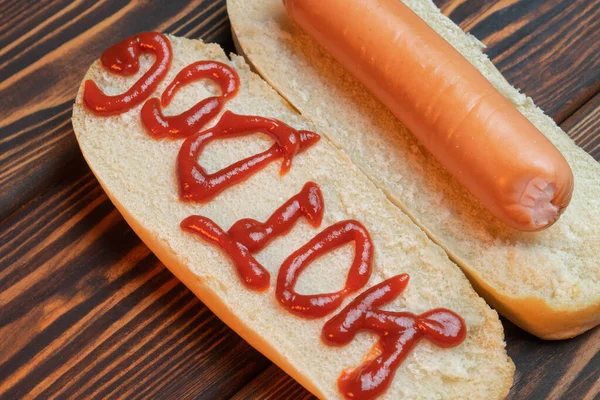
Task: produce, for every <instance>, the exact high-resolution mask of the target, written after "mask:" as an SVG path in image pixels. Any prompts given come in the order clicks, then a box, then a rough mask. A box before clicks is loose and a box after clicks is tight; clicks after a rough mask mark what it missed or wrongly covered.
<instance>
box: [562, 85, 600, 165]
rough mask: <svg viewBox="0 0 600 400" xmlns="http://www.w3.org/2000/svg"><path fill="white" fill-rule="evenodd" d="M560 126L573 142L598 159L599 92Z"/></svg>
mask: <svg viewBox="0 0 600 400" xmlns="http://www.w3.org/2000/svg"><path fill="white" fill-rule="evenodd" d="M562 127H563V129H564V130H565V131H567V132H568V133H569V136H571V138H573V140H574V141H575V143H577V144H578V145H579V146H580V147H581V148H582V149H584V150H585V151H587V152H588V153H590V154H591V155H592V157H594V158H595V159H596V160H597V161H600V93H599V94H597V95H596V96H594V97H593V98H592V99H591V100H590V101H588V102H587V103H586V104H585V105H584V106H583V107H581V108H580V109H579V110H577V111H576V112H575V113H574V114H573V115H572V116H571V117H570V118H569V119H567V120H566V121H565V122H564V123H563V124H562Z"/></svg>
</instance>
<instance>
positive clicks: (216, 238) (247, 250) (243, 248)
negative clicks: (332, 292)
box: [181, 182, 325, 291]
mask: <svg viewBox="0 0 600 400" xmlns="http://www.w3.org/2000/svg"><path fill="white" fill-rule="evenodd" d="M324 207H325V206H324V204H323V195H322V194H321V189H319V186H317V184H316V183H313V182H308V183H307V184H306V185H304V187H303V188H302V191H301V192H300V193H298V194H296V195H295V196H293V197H292V198H291V199H289V200H288V201H286V202H285V203H284V204H283V205H282V206H281V207H279V208H278V209H277V210H276V211H275V212H274V213H273V215H271V217H269V219H268V220H267V221H266V222H265V223H264V224H263V223H261V222H258V221H256V220H254V219H249V218H247V219H241V220H239V221H237V222H236V223H234V224H233V225H232V226H231V228H230V229H229V231H228V232H227V233H226V232H224V231H223V229H221V227H219V226H218V225H217V224H215V223H214V222H213V221H211V220H210V219H208V218H206V217H202V216H200V215H192V216H190V217H187V218H186V219H184V220H183V221H182V222H181V229H183V230H184V231H187V232H190V233H193V234H196V235H198V236H200V237H201V238H203V239H204V240H206V241H209V242H211V243H213V244H215V245H217V246H218V247H219V248H221V249H222V250H223V251H225V253H227V255H228V256H229V257H230V258H231V260H232V261H233V262H234V264H235V267H236V269H237V272H238V274H239V276H240V278H241V279H242V282H244V284H245V285H246V286H247V287H248V288H250V289H253V290H258V291H263V290H266V289H268V288H269V279H270V274H269V272H268V271H267V270H266V269H265V268H264V267H263V266H262V265H260V263H258V261H256V260H255V259H254V257H252V255H251V253H256V252H259V251H260V250H262V249H263V248H265V247H266V246H267V245H268V244H269V242H270V241H271V240H273V239H274V238H276V237H277V236H281V235H285V234H286V233H288V232H289V231H290V230H291V229H292V227H293V226H294V224H295V223H296V221H297V220H298V219H299V218H300V217H302V216H304V217H306V219H308V221H309V222H310V224H311V225H312V226H313V227H315V228H316V227H318V226H319V225H321V221H322V219H323V211H324Z"/></svg>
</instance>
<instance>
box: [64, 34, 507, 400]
mask: <svg viewBox="0 0 600 400" xmlns="http://www.w3.org/2000/svg"><path fill="white" fill-rule="evenodd" d="M169 39H170V40H171V43H172V47H173V53H174V60H173V64H172V67H171V69H170V71H169V73H168V76H167V78H166V79H165V80H164V81H163V82H162V83H161V84H160V86H159V88H158V91H157V93H155V96H158V95H159V93H161V92H162V90H164V88H165V87H166V85H167V84H168V83H169V82H170V81H171V80H172V79H173V77H174V76H175V75H176V73H177V72H179V71H180V70H181V69H182V68H184V67H185V66H187V65H189V64H191V63H192V62H194V61H198V60H206V59H211V60H218V61H221V62H224V63H227V64H229V65H231V66H233V67H234V68H235V69H236V70H237V71H238V73H239V75H240V79H241V88H240V92H239V94H238V95H237V96H236V97H235V98H234V99H233V100H231V101H230V102H228V103H227V104H226V107H225V108H226V109H229V110H232V111H234V112H236V113H241V114H250V115H261V116H265V117H274V118H278V119H280V120H283V121H285V122H286V123H288V124H290V125H291V126H293V127H295V128H298V129H314V126H313V124H312V123H310V122H309V121H308V120H306V119H305V118H303V117H301V116H300V115H299V114H298V113H297V112H296V111H295V110H294V109H293V108H292V107H290V106H289V105H288V104H287V103H286V101H285V100H283V99H282V98H281V97H280V96H279V95H278V94H277V93H276V92H275V91H274V90H273V89H272V88H271V87H270V86H269V85H268V84H267V83H266V82H264V81H263V80H262V79H260V78H259V77H258V76H257V75H255V74H254V73H252V72H251V71H250V69H249V67H248V66H247V65H246V64H245V62H244V60H243V58H241V57H238V56H233V58H232V61H230V60H229V59H228V58H227V57H226V55H225V54H224V52H223V51H222V49H221V48H220V47H219V46H217V45H213V44H204V43H202V42H200V41H194V40H188V39H181V38H176V37H172V36H170V37H169ZM151 62H152V57H148V56H143V57H142V60H141V65H142V68H141V70H140V72H139V73H138V74H137V75H135V76H134V77H129V78H122V77H118V76H115V75H112V74H109V73H108V72H106V71H105V70H104V69H103V68H102V67H101V65H100V64H99V62H98V61H97V62H95V63H94V64H93V65H92V66H91V68H90V69H89V71H88V72H87V74H86V76H85V78H84V81H85V80H87V79H93V80H94V81H95V82H97V83H98V85H99V86H100V87H101V88H102V89H103V90H104V91H105V92H106V93H108V94H117V93H121V92H123V91H124V90H125V89H126V88H128V87H129V86H130V85H131V84H132V82H134V81H135V80H136V79H138V77H139V76H140V75H141V74H142V73H143V71H145V70H146V69H147V68H148V67H149V65H150V64H151ZM215 91H218V89H216V88H215V86H214V85H212V84H211V83H210V82H207V81H201V82H196V83H193V84H190V85H188V86H186V87H185V88H183V89H182V91H181V92H180V93H178V94H177V95H176V96H175V98H174V100H173V101H172V103H171V104H170V105H169V107H168V108H167V109H166V110H165V113H166V114H168V115H172V114H177V113H180V112H182V111H184V110H187V109H188V108H189V107H191V106H192V105H193V104H195V103H196V102H197V101H199V100H200V99H201V98H204V97H206V96H208V95H209V94H210V93H214V92H215ZM140 108H141V106H137V107H135V108H134V109H132V110H131V111H129V112H126V113H124V114H122V115H118V116H112V117H97V116H94V115H93V114H92V113H90V112H88V111H87V110H86V109H85V107H84V106H83V105H82V88H80V90H79V93H78V96H77V99H76V103H75V105H74V108H73V126H74V130H75V134H76V136H77V140H78V141H79V145H80V147H81V150H82V152H83V155H84V156H85V158H86V160H87V162H88V164H89V165H90V167H91V169H92V171H93V172H94V174H95V175H96V177H97V178H98V181H99V182H100V184H101V185H102V186H103V188H104V190H105V191H106V193H107V194H108V196H109V197H110V198H111V200H112V201H113V203H114V204H115V206H116V207H117V208H118V209H119V211H120V212H121V213H122V215H123V216H124V218H125V219H126V220H127V222H128V223H129V224H130V225H131V227H132V228H133V229H134V230H135V232H136V233H137V234H138V235H139V236H140V238H141V239H142V240H143V241H144V242H145V243H146V244H147V245H148V247H149V248H150V249H151V250H152V251H153V252H154V253H155V254H156V255H157V256H158V258H159V259H160V260H161V261H162V262H163V263H164V264H165V265H166V266H167V267H168V268H169V269H170V270H171V271H172V272H173V273H174V274H175V275H176V276H177V277H178V278H179V279H180V280H182V281H183V283H185V284H186V285H187V286H188V287H189V288H190V289H191V290H192V291H193V292H194V293H195V294H196V295H197V296H198V297H199V298H200V299H201V300H202V301H203V302H204V303H205V304H206V305H207V306H208V307H209V308H210V309H211V310H212V311H213V312H214V313H215V314H216V315H217V316H218V317H219V318H221V319H222V320H223V321H224V322H225V323H227V324H228V325H229V326H230V327H231V328H233V329H234V330H235V331H236V332H237V333H238V334H240V336H242V337H243V338H244V339H245V340H247V341H248V342H249V343H250V344H251V345H253V346H254V347H256V348H257V349H258V350H259V351H261V352H262V353H264V354H265V355H266V356H267V357H269V358H270V359H271V360H272V361H274V362H275V363H276V364H278V365H279V366H280V367H281V368H283V369H284V370H285V371H286V372H287V373H289V374H290V375H292V377H294V378H295V379H296V380H298V381H299V382H300V383H301V384H303V385H304V386H305V387H306V388H307V389H308V390H310V391H311V392H312V393H314V394H315V395H316V396H318V397H320V398H332V399H333V398H339V393H338V391H337V388H336V380H337V378H338V376H339V375H340V373H341V372H342V371H343V370H344V369H346V368H348V367H353V366H358V365H359V364H360V363H361V362H362V360H363V357H364V356H365V355H366V354H367V353H368V352H369V350H370V348H371V346H372V345H373V343H374V342H375V340H376V337H375V336H373V335H371V334H368V333H361V334H359V335H358V336H357V337H356V339H355V340H354V341H353V342H352V343H350V344H349V345H347V346H344V347H339V348H333V347H327V346H325V345H324V344H322V342H321V340H320V330H321V328H322V326H323V324H324V322H325V321H326V318H321V319H318V320H312V321H308V320H304V319H301V318H298V317H296V316H294V315H292V314H290V313H288V312H287V311H285V310H284V309H282V308H281V307H280V306H279V304H278V303H277V301H276V299H275V296H274V282H275V280H276V276H277V271H278V269H279V266H280V265H281V263H282V261H283V260H284V259H285V258H286V257H287V256H288V255H289V254H291V253H292V252H293V251H294V250H296V249H297V248H299V247H300V246H301V245H303V244H304V243H306V242H307V241H308V240H309V239H310V238H312V237H313V236H314V235H315V234H316V233H317V232H319V231H320V230H321V229H323V228H325V227H327V226H329V225H330V224H332V223H334V222H337V221H340V220H344V219H350V218H353V219H357V220H359V221H361V222H362V223H363V224H364V225H365V226H366V227H367V229H368V230H369V232H370V234H371V236H372V239H373V242H374V244H375V248H376V253H375V262H374V269H373V274H372V277H371V279H370V281H369V284H368V285H367V286H368V287H370V286H372V285H373V284H376V283H378V282H381V281H382V280H384V279H386V278H389V277H391V276H394V275H397V274H399V273H409V274H410V283H409V285H408V288H407V290H406V291H405V292H404V293H403V294H402V295H401V296H400V297H399V298H398V299H397V300H396V301H395V302H394V303H393V304H391V305H390V306H389V309H391V310H410V311H411V312H414V313H422V312H424V311H426V310H429V309H431V308H434V307H447V308H450V309H452V310H454V311H456V312H457V313H459V314H460V315H461V316H462V317H463V318H464V319H465V321H466V324H467V329H468V336H467V338H466V340H465V341H464V342H463V343H462V344H461V345H459V346H458V347H455V348H451V349H441V348H439V347H436V346H435V345H432V344H431V343H429V342H427V341H421V343H420V344H418V345H417V347H416V348H415V350H414V351H412V352H411V354H410V355H409V356H408V358H407V359H406V360H405V361H404V363H403V364H402V365H401V367H400V368H399V369H398V371H397V372H396V375H395V378H394V380H393V384H392V386H391V388H390V389H389V390H388V391H387V393H386V394H385V396H383V398H386V399H396V398H400V397H402V398H430V399H439V398H445V399H464V398H473V399H475V398H477V399H499V398H502V397H504V396H505V395H506V394H507V393H508V390H509V388H510V385H511V383H512V377H513V373H514V366H513V364H512V362H511V360H510V359H509V358H508V356H507V355H506V351H505V343H504V337H503V330H502V326H501V324H500V321H499V319H498V315H497V314H496V312H495V311H493V310H492V309H490V307H489V306H488V305H487V304H485V302H484V301H483V299H481V298H480V297H479V296H478V295H477V294H476V293H475V291H474V290H473V289H472V287H471V285H470V283H469V281H468V280H467V279H466V278H465V277H464V275H463V274H462V272H461V271H460V269H459V268H458V267H457V266H456V265H454V264H453V263H452V262H451V261H450V260H449V259H448V257H447V255H446V254H445V253H444V251H443V250H442V249H441V248H440V247H438V246H437V245H435V244H434V243H433V242H431V241H430V240H429V239H428V238H427V236H426V235H425V234H424V233H423V232H422V231H421V230H420V229H419V228H418V227H417V226H416V225H415V224H414V223H413V222H412V221H411V220H410V218H408V217H407V216H406V215H404V214H403V213H402V212H401V211H400V210H399V209H398V208H397V207H396V206H394V205H393V204H392V203H391V202H390V201H389V200H388V199H387V198H386V196H385V195H384V194H383V193H382V191H381V190H379V189H378V188H377V187H375V185H374V184H373V183H372V182H371V181H370V180H369V179H368V178H367V177H366V176H365V175H364V174H363V173H362V172H361V171H360V170H359V169H358V168H356V167H355V166H354V165H352V164H351V162H350V161H349V158H348V157H347V156H346V155H345V154H344V153H343V152H341V151H339V150H338V149H336V148H335V147H334V146H333V145H332V144H331V143H330V142H329V140H328V139H326V138H322V139H321V141H320V142H318V143H317V144H316V145H315V146H313V147H311V148H310V149H309V150H308V151H306V152H305V153H302V154H299V155H297V156H296V157H295V158H294V164H293V167H292V169H291V171H290V172H289V173H288V174H287V175H286V176H284V177H280V176H279V167H280V163H278V162H277V163H272V164H270V165H269V166H268V167H267V168H265V169H264V170H262V171H261V172H259V173H257V174H256V175H254V176H252V177H251V178H250V179H248V180H247V181H245V182H243V183H241V184H238V185H236V186H233V187H232V188H230V189H227V190H226V191H224V192H223V193H221V194H220V195H219V196H218V197H216V198H215V199H214V200H212V201H210V202H209V203H207V204H204V205H199V204H190V203H182V202H181V201H179V198H178V187H177V183H176V157H177V153H178V151H179V148H180V146H181V143H182V141H181V140H177V141H169V140H160V141H157V140H154V139H152V138H150V137H149V136H148V135H147V134H146V133H145V132H144V130H143V128H142V125H141V120H140ZM214 122H215V121H212V122H211V123H210V125H212V124H214ZM270 144H271V141H270V140H269V139H268V138H266V137H265V136H262V135H253V136H249V137H244V138H238V139H232V140H225V141H221V142H213V143H211V144H210V145H209V146H208V147H207V148H206V151H205V152H204V153H203V154H202V155H201V157H200V161H201V163H202V165H203V166H204V167H205V168H206V169H207V170H208V171H209V172H212V171H215V170H218V169H220V168H222V167H223V166H225V165H228V164H229V163H231V162H233V161H237V160H239V159H241V158H243V157H245V156H248V155H250V154H255V153H257V152H259V151H261V150H262V149H266V148H267V147H268V146H269V145H270ZM308 181H314V182H317V183H318V184H319V186H320V187H321V189H322V191H323V196H324V199H325V216H324V221H323V225H322V227H321V229H318V230H317V229H314V228H312V227H311V226H310V225H309V224H308V223H306V222H305V221H304V220H300V221H299V222H298V223H297V225H296V226H295V227H294V228H293V230H292V231H291V232H290V233H289V234H287V235H285V236H284V237H281V238H278V239H276V240H275V241H274V242H273V243H272V244H270V245H269V246H268V247H267V248H266V249H265V250H263V251H262V252H260V253H259V254H258V255H257V256H256V257H257V259H258V260H259V261H260V262H261V263H262V264H263V265H264V266H265V267H266V268H267V269H268V270H269V271H270V273H271V287H270V289H269V290H268V291H267V292H266V293H257V292H253V291H251V290H248V289H246V288H245V287H244V286H243V285H242V284H241V282H240V279H239V278H238V276H237V274H236V273H235V271H234V268H233V265H232V263H231V262H230V261H229V259H228V258H227V256H226V255H225V254H224V253H223V252H222V251H220V250H219V249H217V248H216V247H213V246H212V245H209V244H207V243H206V242H204V241H203V240H201V239H198V238H196V237H193V236H192V235H190V234H187V233H184V232H183V231H182V230H181V229H180V227H179V224H180V222H181V220H183V219H184V218H186V217H187V216H189V215H192V214H200V215H203V216H206V217H209V218H211V219H212V220H214V221H215V222H216V223H217V224H219V225H220V226H221V227H223V228H224V229H228V228H229V226H230V225H231V224H232V223H233V222H235V221H236V220H238V219H241V218H255V219H257V220H260V221H264V220H266V218H267V217H268V216H269V215H270V214H271V213H272V212H273V211H274V210H275V209H276V208H278V207H279V206H280V205H281V204H282V203H283V202H284V201H286V200H287V199H289V198H290V197H291V196H292V195H294V194H296V193H297V192H299V191H300V189H301V188H302V186H303V185H304V184H305V183H306V182H308ZM352 252H353V246H351V245H348V246H344V247H342V248H340V249H338V250H336V251H335V252H333V253H331V254H329V255H327V256H325V257H324V258H322V259H321V260H319V261H318V262H315V263H314V264H312V265H311V266H310V267H309V268H308V269H307V271H306V272H305V273H304V274H303V275H302V276H301V277H300V280H299V283H298V285H297V290H298V291H299V292H300V293H322V292H326V291H332V290H336V289H339V288H341V287H342V286H343V284H344V281H345V275H346V271H347V269H348V266H349V263H350V260H351V255H352ZM350 297H353V296H350ZM350 300H351V298H349V299H347V302H348V301H350ZM345 304H346V303H345Z"/></svg>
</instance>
